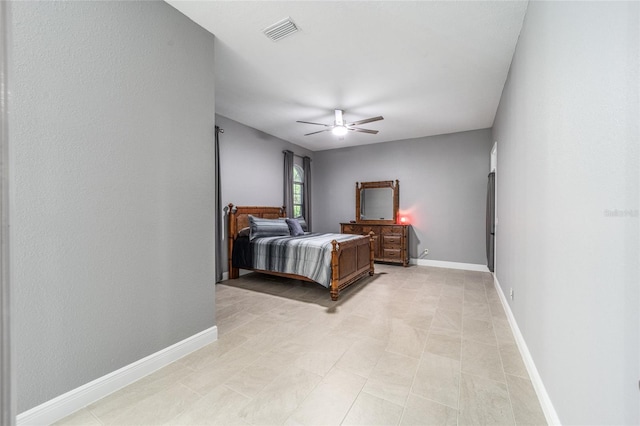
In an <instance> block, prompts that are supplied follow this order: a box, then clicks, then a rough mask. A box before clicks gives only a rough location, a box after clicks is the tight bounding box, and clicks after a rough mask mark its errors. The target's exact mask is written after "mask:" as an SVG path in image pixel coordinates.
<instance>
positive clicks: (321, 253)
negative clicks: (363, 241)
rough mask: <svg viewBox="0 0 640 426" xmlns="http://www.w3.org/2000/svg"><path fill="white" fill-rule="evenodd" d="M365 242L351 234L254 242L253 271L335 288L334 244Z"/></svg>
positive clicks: (358, 236) (278, 238)
mask: <svg viewBox="0 0 640 426" xmlns="http://www.w3.org/2000/svg"><path fill="white" fill-rule="evenodd" d="M356 238H362V236H361V235H348V234H319V233H314V234H306V235H301V236H299V237H289V236H287V237H263V238H256V239H254V240H253V241H252V243H251V244H252V246H253V267H254V268H255V269H262V270H265V271H274V272H283V273H287V274H296V275H302V276H303V277H307V278H310V279H312V280H313V281H315V282H317V283H319V284H322V285H323V286H325V287H329V286H330V285H331V249H332V247H331V241H333V240H336V241H338V242H342V241H348V240H353V239H356Z"/></svg>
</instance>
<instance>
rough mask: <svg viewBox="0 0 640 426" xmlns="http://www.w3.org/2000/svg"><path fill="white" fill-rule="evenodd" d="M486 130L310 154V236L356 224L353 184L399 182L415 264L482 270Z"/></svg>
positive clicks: (488, 149)
mask: <svg viewBox="0 0 640 426" xmlns="http://www.w3.org/2000/svg"><path fill="white" fill-rule="evenodd" d="M490 136H491V131H490V130H489V129H485V130H475V131H471V132H463V133H454V134H448V135H440V136H431V137H425V138H418V139H410V140H403V141H395V142H388V143H381V144H374V145H367V146H359V147H349V148H342V149H334V150H327V151H319V152H316V153H315V157H314V166H315V171H316V172H315V174H314V176H313V178H314V179H313V197H314V200H313V218H314V230H315V231H318V232H339V231H340V225H339V223H340V222H348V221H350V220H354V219H355V184H356V182H363V181H378V180H395V179H398V180H399V181H400V211H401V213H403V214H405V215H407V216H408V217H409V218H410V220H411V224H412V233H411V249H410V250H411V252H410V256H411V257H412V258H416V257H418V256H419V255H420V254H421V253H422V251H423V250H424V249H426V248H428V249H429V255H428V256H426V257H425V259H430V260H441V261H450V262H462V263H474V264H486V254H485V206H486V187H487V174H488V173H489V165H490V155H491V146H492V142H491V138H490Z"/></svg>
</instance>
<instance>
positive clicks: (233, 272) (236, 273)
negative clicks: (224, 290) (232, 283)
mask: <svg viewBox="0 0 640 426" xmlns="http://www.w3.org/2000/svg"><path fill="white" fill-rule="evenodd" d="M236 278H240V269H239V268H229V279H230V280H235V279H236Z"/></svg>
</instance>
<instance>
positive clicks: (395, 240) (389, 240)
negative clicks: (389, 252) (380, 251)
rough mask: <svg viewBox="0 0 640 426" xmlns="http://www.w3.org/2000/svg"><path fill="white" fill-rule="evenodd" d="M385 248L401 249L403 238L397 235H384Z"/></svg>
mask: <svg viewBox="0 0 640 426" xmlns="http://www.w3.org/2000/svg"><path fill="white" fill-rule="evenodd" d="M382 239H383V244H384V248H397V249H399V248H401V247H402V245H401V242H402V236H400V235H397V234H391V235H385V234H383V235H382Z"/></svg>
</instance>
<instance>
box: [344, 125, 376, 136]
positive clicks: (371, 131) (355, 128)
mask: <svg viewBox="0 0 640 426" xmlns="http://www.w3.org/2000/svg"><path fill="white" fill-rule="evenodd" d="M347 129H349V130H353V131H354V132H360V133H370V134H372V135H377V134H378V131H377V130H369V129H360V128H358V127H347Z"/></svg>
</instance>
